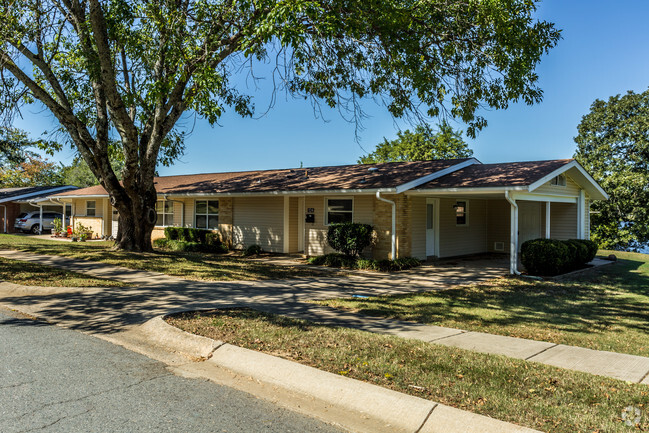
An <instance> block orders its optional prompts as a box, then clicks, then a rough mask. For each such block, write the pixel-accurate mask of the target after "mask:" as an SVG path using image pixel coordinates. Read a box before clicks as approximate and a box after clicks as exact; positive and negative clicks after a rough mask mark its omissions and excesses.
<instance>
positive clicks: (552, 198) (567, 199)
mask: <svg viewBox="0 0 649 433" xmlns="http://www.w3.org/2000/svg"><path fill="white" fill-rule="evenodd" d="M510 197H511V198H512V199H514V200H528V201H546V202H547V201H549V202H553V203H577V197H571V196H567V195H551V194H534V193H525V192H522V193H521V192H515V193H512V194H510Z"/></svg>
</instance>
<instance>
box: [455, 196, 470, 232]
mask: <svg viewBox="0 0 649 433" xmlns="http://www.w3.org/2000/svg"><path fill="white" fill-rule="evenodd" d="M468 204H469V203H468V202H467V201H459V200H458V201H456V202H455V205H454V206H453V207H454V208H455V225H458V226H466V225H469V215H468V214H469V206H468Z"/></svg>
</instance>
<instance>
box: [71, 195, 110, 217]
mask: <svg viewBox="0 0 649 433" xmlns="http://www.w3.org/2000/svg"><path fill="white" fill-rule="evenodd" d="M88 201H94V202H95V215H94V216H95V217H102V216H104V213H103V206H102V204H101V202H102V198H89V199H83V198H77V199H74V200H72V203H73V204H74V210H73V212H74V214H75V215H78V216H87V215H86V202H88Z"/></svg>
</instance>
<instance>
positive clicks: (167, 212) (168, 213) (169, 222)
mask: <svg viewBox="0 0 649 433" xmlns="http://www.w3.org/2000/svg"><path fill="white" fill-rule="evenodd" d="M155 211H156V214H158V220H157V221H156V223H155V225H156V226H159V227H160V226H162V227H167V226H173V225H174V202H172V201H167V200H158V201H157V202H156V203H155Z"/></svg>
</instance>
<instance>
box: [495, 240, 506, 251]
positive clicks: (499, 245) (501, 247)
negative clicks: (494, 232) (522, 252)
mask: <svg viewBox="0 0 649 433" xmlns="http://www.w3.org/2000/svg"><path fill="white" fill-rule="evenodd" d="M494 251H505V243H504V242H494Z"/></svg>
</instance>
